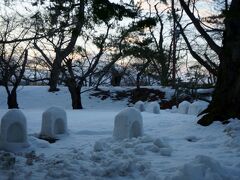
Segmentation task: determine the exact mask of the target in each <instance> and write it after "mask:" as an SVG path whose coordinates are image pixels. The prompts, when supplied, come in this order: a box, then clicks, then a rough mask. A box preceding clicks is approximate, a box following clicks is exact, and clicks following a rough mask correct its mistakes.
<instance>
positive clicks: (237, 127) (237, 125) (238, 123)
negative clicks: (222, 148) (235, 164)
mask: <svg viewBox="0 0 240 180" xmlns="http://www.w3.org/2000/svg"><path fill="white" fill-rule="evenodd" d="M224 132H225V133H226V134H227V135H228V136H230V137H231V139H230V140H228V141H227V142H226V144H227V145H228V146H230V147H231V148H238V149H239V150H240V120H239V119H230V123H229V124H228V125H227V126H226V128H225V129H224Z"/></svg>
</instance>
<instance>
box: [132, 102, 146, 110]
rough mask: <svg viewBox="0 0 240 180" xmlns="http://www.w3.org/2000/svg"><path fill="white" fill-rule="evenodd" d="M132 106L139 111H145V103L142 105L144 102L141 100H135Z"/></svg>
mask: <svg viewBox="0 0 240 180" xmlns="http://www.w3.org/2000/svg"><path fill="white" fill-rule="evenodd" d="M134 107H135V108H136V109H138V110H139V111H140V112H143V111H145V105H144V102H142V101H137V102H136V103H135V104H134Z"/></svg>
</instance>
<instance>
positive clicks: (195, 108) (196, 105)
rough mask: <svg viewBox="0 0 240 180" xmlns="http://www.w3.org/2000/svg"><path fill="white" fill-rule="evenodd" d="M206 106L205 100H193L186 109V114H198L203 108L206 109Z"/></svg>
mask: <svg viewBox="0 0 240 180" xmlns="http://www.w3.org/2000/svg"><path fill="white" fill-rule="evenodd" d="M207 106H208V103H207V102H204V101H195V102H193V103H192V104H190V106H189V109H188V114H192V115H198V114H199V113H201V112H202V111H203V110H204V109H206V108H207Z"/></svg>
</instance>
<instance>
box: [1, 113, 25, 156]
mask: <svg viewBox="0 0 240 180" xmlns="http://www.w3.org/2000/svg"><path fill="white" fill-rule="evenodd" d="M28 146H29V143H28V140H27V123H26V117H25V116H24V114H23V113H22V112H21V111H20V110H19V109H11V110H9V111H8V112H7V113H6V114H5V115H4V116H3V117H2V121H1V137H0V149H2V150H6V151H12V152H15V151H19V150H21V149H23V148H26V147H28Z"/></svg>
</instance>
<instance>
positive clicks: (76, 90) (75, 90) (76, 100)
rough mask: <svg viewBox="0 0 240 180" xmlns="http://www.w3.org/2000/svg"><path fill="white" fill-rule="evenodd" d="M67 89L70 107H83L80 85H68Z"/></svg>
mask: <svg viewBox="0 0 240 180" xmlns="http://www.w3.org/2000/svg"><path fill="white" fill-rule="evenodd" d="M68 90H69V92H70V94H71V99H72V108H73V109H83V106H82V99H81V86H74V85H68Z"/></svg>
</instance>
